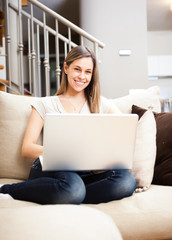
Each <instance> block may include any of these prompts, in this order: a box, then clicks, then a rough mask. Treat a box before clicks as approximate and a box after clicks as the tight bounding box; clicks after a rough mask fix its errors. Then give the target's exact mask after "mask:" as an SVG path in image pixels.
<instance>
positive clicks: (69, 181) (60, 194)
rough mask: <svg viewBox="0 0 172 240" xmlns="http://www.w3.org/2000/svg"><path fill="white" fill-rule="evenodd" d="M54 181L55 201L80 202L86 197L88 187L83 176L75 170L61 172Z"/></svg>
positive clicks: (63, 202)
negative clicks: (74, 171)
mask: <svg viewBox="0 0 172 240" xmlns="http://www.w3.org/2000/svg"><path fill="white" fill-rule="evenodd" d="M57 175H58V176H57V177H56V179H55V182H54V187H55V189H56V191H55V198H54V200H53V201H55V202H54V203H61V204H80V203H82V201H83V200H84V198H85V195H86V188H85V184H84V182H83V180H82V178H81V177H80V176H79V175H78V174H76V173H73V172H59V173H57Z"/></svg>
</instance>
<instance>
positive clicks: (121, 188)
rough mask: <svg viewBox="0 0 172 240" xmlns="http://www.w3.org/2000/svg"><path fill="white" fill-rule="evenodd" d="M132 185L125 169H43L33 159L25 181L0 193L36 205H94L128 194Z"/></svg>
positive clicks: (129, 174)
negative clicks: (95, 172)
mask: <svg viewBox="0 0 172 240" xmlns="http://www.w3.org/2000/svg"><path fill="white" fill-rule="evenodd" d="M135 188H136V181H135V178H134V177H133V175H132V174H131V173H130V172H128V171H127V170H125V169H114V170H109V171H106V172H103V173H99V174H94V173H93V172H92V171H80V172H79V171H78V172H70V171H42V166H41V164H40V161H39V159H36V160H35V162H34V163H33V165H32V168H31V171H30V175H29V178H28V180H27V181H25V182H22V183H15V184H11V185H10V184H6V185H3V186H2V187H1V188H0V193H6V194H10V195H11V196H12V197H13V198H14V199H17V200H24V201H31V202H35V203H39V204H80V203H92V204H96V203H105V202H109V201H112V200H119V199H122V198H124V197H129V196H131V195H132V194H133V192H134V190H135Z"/></svg>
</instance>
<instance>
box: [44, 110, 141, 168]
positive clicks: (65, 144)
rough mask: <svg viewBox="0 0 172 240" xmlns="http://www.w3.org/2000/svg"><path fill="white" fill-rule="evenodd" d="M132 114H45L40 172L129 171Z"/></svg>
mask: <svg viewBox="0 0 172 240" xmlns="http://www.w3.org/2000/svg"><path fill="white" fill-rule="evenodd" d="M137 121H138V116H137V115H135V114H120V115H116V114H46V117H45V122H44V138H43V145H44V148H43V170H76V171H78V170H107V169H112V168H114V167H115V166H117V165H120V166H124V167H125V168H128V169H130V168H131V167H132V160H133V154H134V146H135V136H136V128H137Z"/></svg>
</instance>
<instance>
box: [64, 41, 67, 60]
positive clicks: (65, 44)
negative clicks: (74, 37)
mask: <svg viewBox="0 0 172 240" xmlns="http://www.w3.org/2000/svg"><path fill="white" fill-rule="evenodd" d="M64 56H65V58H66V56H67V43H66V42H64Z"/></svg>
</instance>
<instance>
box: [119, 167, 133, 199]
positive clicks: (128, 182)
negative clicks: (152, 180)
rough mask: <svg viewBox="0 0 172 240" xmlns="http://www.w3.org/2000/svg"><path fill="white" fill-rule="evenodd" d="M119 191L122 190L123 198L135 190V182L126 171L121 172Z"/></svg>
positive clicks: (131, 175)
mask: <svg viewBox="0 0 172 240" xmlns="http://www.w3.org/2000/svg"><path fill="white" fill-rule="evenodd" d="M120 185H121V189H123V195H124V197H129V196H131V195H132V194H133V192H134V191H135V189H136V180H135V178H134V176H133V174H132V173H131V172H129V171H128V170H121V182H120Z"/></svg>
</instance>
